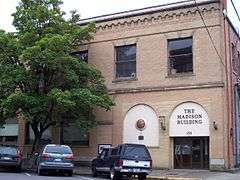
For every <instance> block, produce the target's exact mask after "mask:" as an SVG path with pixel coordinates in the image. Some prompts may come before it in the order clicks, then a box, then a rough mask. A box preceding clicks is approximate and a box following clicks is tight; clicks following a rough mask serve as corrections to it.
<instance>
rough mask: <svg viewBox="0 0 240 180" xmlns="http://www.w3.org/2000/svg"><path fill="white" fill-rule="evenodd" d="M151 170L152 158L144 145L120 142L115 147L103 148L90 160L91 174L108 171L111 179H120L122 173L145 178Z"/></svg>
mask: <svg viewBox="0 0 240 180" xmlns="http://www.w3.org/2000/svg"><path fill="white" fill-rule="evenodd" d="M151 170H152V158H151V156H150V153H149V151H148V149H147V147H146V146H144V145H139V144H121V145H118V146H117V147H115V148H104V149H103V150H102V152H101V154H100V155H99V156H98V157H97V158H95V159H93V161H92V174H93V176H94V177H96V176H97V175H98V174H101V173H109V174H110V178H111V179H121V178H122V176H123V175H127V176H129V177H131V176H132V175H137V176H138V179H139V180H145V179H146V176H147V175H148V174H149V173H150V172H151Z"/></svg>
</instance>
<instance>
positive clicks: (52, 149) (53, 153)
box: [36, 144, 74, 176]
mask: <svg viewBox="0 0 240 180" xmlns="http://www.w3.org/2000/svg"><path fill="white" fill-rule="evenodd" d="M36 155H37V156H38V158H37V173H38V175H42V174H44V173H47V172H49V171H56V172H60V171H61V172H67V173H68V175H69V176H72V174H73V169H74V164H73V160H74V158H73V152H72V150H71V148H70V147H69V146H67V145H56V144H48V145H46V146H45V147H44V148H43V149H42V151H41V152H40V154H38V153H37V154H36Z"/></svg>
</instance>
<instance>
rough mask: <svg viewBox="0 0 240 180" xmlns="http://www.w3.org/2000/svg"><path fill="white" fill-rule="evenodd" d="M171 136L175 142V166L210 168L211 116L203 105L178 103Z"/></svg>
mask: <svg viewBox="0 0 240 180" xmlns="http://www.w3.org/2000/svg"><path fill="white" fill-rule="evenodd" d="M169 136H170V137H171V138H173V142H174V168H189V169H207V168H209V118H208V114H207V112H206V111H205V109H204V108H203V107H202V106H201V105H199V104H197V103H194V102H186V103H182V104H180V105H178V106H177V107H176V108H175V109H174V110H173V112H172V114H171V117H170V122H169Z"/></svg>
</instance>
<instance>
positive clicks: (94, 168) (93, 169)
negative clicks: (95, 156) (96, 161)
mask: <svg viewBox="0 0 240 180" xmlns="http://www.w3.org/2000/svg"><path fill="white" fill-rule="evenodd" d="M92 176H93V177H97V176H98V172H97V170H96V167H95V166H92Z"/></svg>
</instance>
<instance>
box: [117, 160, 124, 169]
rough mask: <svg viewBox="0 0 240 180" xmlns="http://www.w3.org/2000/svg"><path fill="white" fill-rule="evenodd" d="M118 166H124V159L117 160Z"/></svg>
mask: <svg viewBox="0 0 240 180" xmlns="http://www.w3.org/2000/svg"><path fill="white" fill-rule="evenodd" d="M116 166H118V167H120V166H123V160H122V159H118V160H117V162H116Z"/></svg>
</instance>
